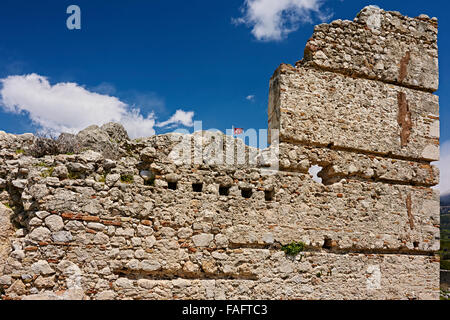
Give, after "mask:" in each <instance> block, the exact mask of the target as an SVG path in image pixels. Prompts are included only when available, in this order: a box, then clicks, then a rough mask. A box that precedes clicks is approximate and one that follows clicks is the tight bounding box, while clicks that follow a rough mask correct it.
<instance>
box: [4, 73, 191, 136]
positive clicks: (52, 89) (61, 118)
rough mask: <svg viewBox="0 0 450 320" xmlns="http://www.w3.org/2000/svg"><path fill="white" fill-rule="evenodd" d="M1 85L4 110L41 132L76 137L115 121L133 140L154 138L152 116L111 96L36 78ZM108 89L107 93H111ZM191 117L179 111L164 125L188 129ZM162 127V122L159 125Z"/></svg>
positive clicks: (16, 78) (20, 78)
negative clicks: (94, 126)
mask: <svg viewBox="0 0 450 320" xmlns="http://www.w3.org/2000/svg"><path fill="white" fill-rule="evenodd" d="M0 83H1V84H2V86H3V87H2V88H1V90H0V98H1V99H0V104H1V105H2V107H3V109H4V110H5V111H6V112H11V113H24V114H26V115H28V117H29V118H30V119H31V121H32V122H33V123H34V124H35V125H37V126H38V127H39V128H40V129H41V130H43V131H50V132H52V133H61V132H71V133H76V132H78V131H80V130H83V129H84V128H86V127H88V126H90V125H92V124H97V125H103V124H105V123H108V122H111V121H114V122H120V123H122V124H123V126H124V127H125V128H126V129H127V131H128V133H129V135H130V137H133V138H136V137H145V136H150V135H153V134H155V130H154V127H155V124H156V117H155V115H154V113H153V112H151V113H149V114H148V115H147V116H144V115H143V114H142V113H141V110H140V109H139V108H138V107H134V106H133V107H131V106H129V105H128V104H126V103H124V102H122V101H120V100H119V99H118V98H116V97H113V96H109V95H106V94H99V93H95V92H92V91H88V90H86V89H85V88H84V87H82V86H80V85H78V84H76V83H69V82H67V83H57V84H54V85H51V84H50V82H49V81H48V79H47V78H46V77H43V76H40V75H37V74H29V75H24V76H9V77H7V78H4V79H0ZM104 87H105V86H104ZM111 88H112V87H108V88H107V89H109V90H108V91H110V92H113V91H114V90H112V89H111ZM104 91H106V90H104ZM186 114H189V116H190V122H189V121H188V119H187V118H186V117H185V118H183V117H182V116H183V115H186ZM193 116H194V113H193V112H184V111H182V110H178V111H177V112H176V113H175V115H174V116H173V117H172V118H170V119H169V120H168V121H166V122H165V123H167V124H171V123H177V124H182V125H188V124H190V123H191V122H192V117H193ZM172 119H173V121H172ZM176 120H178V122H176ZM163 126H165V125H164V122H163V123H162V125H158V127H163Z"/></svg>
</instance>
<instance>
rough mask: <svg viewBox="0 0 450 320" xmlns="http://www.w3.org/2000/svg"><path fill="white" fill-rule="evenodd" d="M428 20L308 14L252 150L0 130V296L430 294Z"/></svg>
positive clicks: (435, 236) (161, 139)
mask: <svg viewBox="0 0 450 320" xmlns="http://www.w3.org/2000/svg"><path fill="white" fill-rule="evenodd" d="M434 24H435V20H430V19H428V18H427V17H424V16H422V17H420V18H419V19H409V18H403V17H401V16H400V15H399V14H397V13H386V12H382V11H379V10H378V9H374V8H366V9H365V10H363V12H362V13H361V14H360V15H359V17H358V18H357V19H356V20H355V22H353V23H352V22H342V21H338V22H334V23H332V24H331V26H319V27H317V29H316V35H315V36H314V37H313V38H312V39H311V40H310V42H309V44H308V48H307V55H306V56H305V60H304V61H303V62H302V63H300V64H299V65H298V67H297V68H293V67H289V66H286V65H283V66H282V67H280V68H279V69H278V70H277V72H276V74H275V76H274V77H273V78H272V83H271V94H270V99H269V100H270V101H269V106H270V108H269V110H270V112H269V126H270V128H280V129H281V132H280V138H281V144H277V143H276V141H272V145H271V147H270V148H267V149H265V150H259V149H255V148H251V147H248V146H245V145H244V143H243V142H242V140H240V139H233V137H228V136H225V135H223V134H221V133H212V132H205V131H199V132H196V133H194V134H191V135H181V134H167V135H161V136H152V137H148V138H143V139H139V140H129V139H128V135H127V133H126V132H125V130H124V129H123V127H121V126H119V125H116V124H108V125H105V126H103V127H102V128H99V127H98V126H92V127H89V128H87V129H86V130H83V131H82V132H80V133H79V134H78V135H77V136H73V135H72V136H71V135H65V136H64V137H65V138H64V139H66V138H67V152H62V154H59V155H53V154H47V155H42V157H40V158H33V157H31V156H28V155H27V154H29V153H28V151H29V150H30V148H32V145H33V143H34V141H35V140H36V139H35V138H34V136H33V135H29V134H27V135H21V136H16V135H9V134H6V133H4V132H0V147H1V148H0V202H2V203H9V205H10V206H11V207H12V208H13V209H14V212H13V211H12V210H9V209H7V208H6V207H4V206H3V205H1V204H0V249H1V250H2V251H0V275H1V276H0V286H2V288H1V289H2V295H3V296H1V297H0V298H5V299H49V300H58V299H59V300H60V299H104V300H111V299H437V298H438V294H439V284H438V282H439V258H438V257H437V256H435V255H436V252H437V250H438V249H439V238H440V232H439V225H440V221H439V220H440V219H439V195H438V192H437V191H434V190H432V189H431V186H433V185H435V184H437V183H438V181H439V180H438V175H439V173H438V170H437V169H436V168H434V167H433V166H431V161H433V160H436V159H437V158H438V154H439V149H438V146H439V140H438V139H439V110H438V99H437V97H436V96H433V95H432V94H431V93H429V92H430V91H432V90H433V89H432V88H433V86H434V85H435V84H436V87H437V82H436V83H435V82H434V80H435V77H436V74H435V73H434V71H433V70H432V68H433V66H432V64H430V62H429V61H428V60H429V58H430V57H432V56H433V57H434V55H435V51H434V45H435V34H434V33H435V30H433V28H434ZM430 26H431V27H430ZM343 27H345V28H343ZM324 32H327V33H328V35H325V34H324ZM347 33H348V34H351V36H349V37H348V39H356V40H358V41H359V40H361V39H363V37H365V38H364V39H365V40H367V41H366V42H367V43H351V44H350V45H346V46H345V49H340V47H339V46H343V45H344V44H345V40H347V38H346V39H344V40H342V39H340V38H339V37H340V36H341V35H344V36H345V35H346V34H347ZM399 34H401V38H398V35H399ZM337 35H339V36H337ZM334 36H336V39H337V40H336V41H338V42H335V40H334V39H333V37H334ZM352 37H353V38H352ZM381 37H385V40H386V41H387V42H386V45H384V46H383V47H382V48H381V49H380V46H381V44H380V43H378V42H379V41H380V39H381ZM324 40H326V42H324ZM397 40H398V41H397ZM395 41H397V42H395ZM315 44H316V45H320V46H321V48H320V50H319V49H318V48H315V47H313V45H315ZM414 44H419V45H418V46H417V48H412V46H413V45H414ZM426 46H429V51H423V49H424V48H425V47H426ZM405 48H410V49H411V52H410V54H407V55H403V53H402V50H403V49H405ZM416 49H417V50H419V51H420V52H421V53H422V54H423V61H418V60H417V53H418V52H419V51H417V50H416ZM308 50H309V51H308ZM349 50H350V51H349ZM351 50H355V51H351ZM358 50H365V51H364V53H365V55H361V56H356V55H358V54H359V53H360V52H361V51H358ZM392 50H394V51H392ZM330 52H331V53H332V54H331V55H330V56H329V57H325V55H326V54H328V55H329V54H330ZM374 52H378V54H379V56H377V55H376V54H373V53H374ZM347 54H348V55H349V56H346V55H347ZM340 55H342V57H343V58H344V60H345V61H344V62H342V61H341V60H340V59H341V58H340ZM372 58H373V59H376V61H372V60H371V59H372ZM436 58H437V56H436ZM324 59H329V61H328V62H329V65H328V66H327V67H326V68H325V67H324V66H322V65H321V63H324V61H326V60H324ZM349 59H350V61H349ZM364 59H366V60H367V61H369V63H372V62H373V63H372V64H373V66H374V67H373V68H372V67H370V66H368V67H367V68H368V69H365V67H361V66H362V64H361V63H363V64H364V65H365V63H364V61H366V60H364ZM398 59H400V60H399V61H397V60H398ZM336 65H340V67H339V68H338V69H334V67H335V66H336ZM323 69H328V70H333V72H330V71H324V70H323ZM419 69H420V70H422V71H423V73H427V71H430V72H428V73H427V74H423V75H420V76H419V75H418V70H419ZM370 70H375V71H374V72H373V73H372V71H370ZM350 71H351V72H350ZM350 73H351V74H352V76H353V77H350V76H349V75H350ZM396 73H398V74H399V77H397V78H395V74H396ZM370 79H375V80H370ZM270 134H271V137H275V136H276V132H271V133H270ZM278 149H279V150H278ZM71 150H75V151H76V152H73V151H71ZM185 151H186V153H185V154H184V152H185ZM278 151H279V152H278ZM278 155H279V163H278ZM110 158H113V159H114V160H111V159H110ZM223 160H225V163H223V162H222V161H223ZM278 164H279V168H280V169H281V170H280V171H278V167H277V165H278ZM316 165H318V166H322V171H321V172H320V173H319V174H318V176H319V177H321V178H322V183H320V182H318V181H316V180H314V179H313V177H312V176H311V174H309V171H310V169H311V168H312V166H316ZM11 218H12V219H11ZM11 221H13V222H14V225H13V224H12V223H11ZM15 228H19V229H18V230H15ZM292 242H302V245H298V247H303V250H301V252H299V253H298V254H297V255H296V256H288V255H287V253H285V252H284V251H283V250H285V249H286V248H284V247H283V246H284V245H288V244H292ZM3 293H4V294H3Z"/></svg>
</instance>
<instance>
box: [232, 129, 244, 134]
mask: <svg viewBox="0 0 450 320" xmlns="http://www.w3.org/2000/svg"><path fill="white" fill-rule="evenodd" d="M243 133H244V129H243V128H234V134H243Z"/></svg>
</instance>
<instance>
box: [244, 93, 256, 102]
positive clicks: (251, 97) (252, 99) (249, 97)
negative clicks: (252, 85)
mask: <svg viewBox="0 0 450 320" xmlns="http://www.w3.org/2000/svg"><path fill="white" fill-rule="evenodd" d="M245 99H247V100H248V101H255V96H254V95H253V94H251V95H249V96H247V97H245Z"/></svg>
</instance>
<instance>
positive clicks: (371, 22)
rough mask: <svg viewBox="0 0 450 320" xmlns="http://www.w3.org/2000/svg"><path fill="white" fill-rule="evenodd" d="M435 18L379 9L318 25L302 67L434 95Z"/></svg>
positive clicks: (436, 71) (436, 76) (436, 83)
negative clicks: (376, 81) (351, 17)
mask: <svg viewBox="0 0 450 320" xmlns="http://www.w3.org/2000/svg"><path fill="white" fill-rule="evenodd" d="M437 34H438V23H437V19H436V18H431V19H430V18H429V17H428V16H426V15H420V16H419V17H417V18H409V17H405V16H402V15H401V14H400V13H398V12H393V11H384V10H382V9H379V8H377V7H375V6H368V7H366V8H364V9H363V10H362V11H361V12H360V13H359V14H358V15H357V17H356V18H355V19H354V21H348V20H336V21H333V22H331V23H330V24H321V25H318V26H316V28H315V30H314V34H313V36H312V37H311V39H310V40H309V41H308V43H307V45H306V48H305V52H304V59H303V60H302V61H301V62H300V64H301V65H306V66H313V67H316V68H321V69H325V70H329V71H333V72H339V73H343V74H347V75H351V76H356V77H362V78H368V79H375V80H380V81H383V82H386V83H392V84H396V85H400V86H404V87H409V88H414V89H419V90H423V91H428V92H434V91H436V90H437V89H438V86H439V66H438V46H437Z"/></svg>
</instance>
